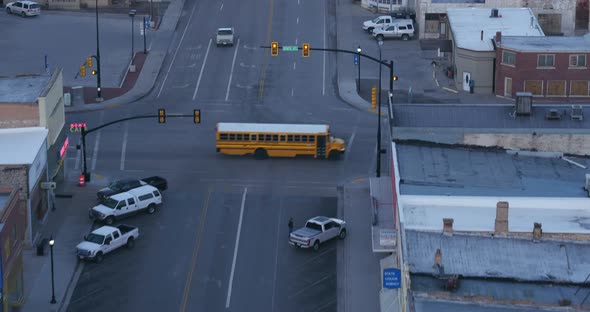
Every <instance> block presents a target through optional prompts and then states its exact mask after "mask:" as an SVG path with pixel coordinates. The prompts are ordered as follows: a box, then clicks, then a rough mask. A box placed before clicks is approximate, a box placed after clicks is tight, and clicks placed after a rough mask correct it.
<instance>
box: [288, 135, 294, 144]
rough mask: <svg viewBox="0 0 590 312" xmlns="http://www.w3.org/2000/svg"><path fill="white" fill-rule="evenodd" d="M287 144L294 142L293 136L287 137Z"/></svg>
mask: <svg viewBox="0 0 590 312" xmlns="http://www.w3.org/2000/svg"><path fill="white" fill-rule="evenodd" d="M287 142H293V135H291V134H290V135H288V136H287Z"/></svg>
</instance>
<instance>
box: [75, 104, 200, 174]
mask: <svg viewBox="0 0 590 312" xmlns="http://www.w3.org/2000/svg"><path fill="white" fill-rule="evenodd" d="M196 111H198V116H199V122H200V121H201V120H200V118H201V111H200V110H195V112H193V114H191V115H189V114H168V115H166V117H170V118H175V117H193V118H196V117H195V116H196V114H197V113H196ZM158 117H159V115H141V116H132V117H127V118H122V119H117V120H114V121H111V122H108V123H106V124H103V125H100V126H98V127H96V128H92V129H90V130H86V128H82V131H81V132H80V133H81V134H82V158H83V171H82V174H83V175H84V181H85V182H90V173H89V172H88V168H87V167H86V136H87V135H88V134H89V133H92V132H94V131H97V130H100V129H102V128H105V127H108V126H110V125H114V124H117V123H120V122H123V121H127V120H133V119H145V118H156V119H157V118H158ZM195 120H196V119H195Z"/></svg>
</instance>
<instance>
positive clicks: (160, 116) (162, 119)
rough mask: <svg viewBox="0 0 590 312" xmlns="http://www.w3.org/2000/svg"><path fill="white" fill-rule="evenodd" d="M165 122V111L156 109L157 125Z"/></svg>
mask: <svg viewBox="0 0 590 312" xmlns="http://www.w3.org/2000/svg"><path fill="white" fill-rule="evenodd" d="M165 122H166V110H165V109H163V108H160V109H158V123H165Z"/></svg>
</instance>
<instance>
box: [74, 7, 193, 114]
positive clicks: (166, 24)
mask: <svg viewBox="0 0 590 312" xmlns="http://www.w3.org/2000/svg"><path fill="white" fill-rule="evenodd" d="M185 1H186V0H177V1H174V2H173V3H172V4H170V5H169V6H168V8H167V9H166V13H164V16H163V17H162V22H161V24H160V26H159V27H158V29H157V30H156V33H155V36H154V39H153V40H154V43H153V45H152V46H153V47H155V48H153V49H152V50H150V51H149V53H148V55H147V58H146V60H145V63H144V65H143V68H142V70H141V73H140V74H139V77H138V79H137V81H136V82H135V85H134V86H133V88H131V90H129V91H128V92H126V93H125V94H123V95H121V96H119V97H116V98H113V99H110V100H107V101H104V102H102V103H99V104H82V105H79V106H68V107H66V108H65V111H66V113H73V112H88V111H96V110H101V109H105V108H112V107H116V106H119V105H121V104H128V103H133V102H136V101H139V100H141V99H142V98H144V97H146V96H147V95H148V94H149V93H150V92H151V91H152V90H153V89H154V86H155V84H156V80H157V79H158V76H159V75H160V72H161V70H162V66H163V65H164V60H165V58H166V55H167V54H168V50H169V48H170V46H171V45H172V41H173V38H174V36H173V33H174V31H176V28H177V27H178V24H179V22H180V17H181V15H182V11H183V9H184V4H185Z"/></svg>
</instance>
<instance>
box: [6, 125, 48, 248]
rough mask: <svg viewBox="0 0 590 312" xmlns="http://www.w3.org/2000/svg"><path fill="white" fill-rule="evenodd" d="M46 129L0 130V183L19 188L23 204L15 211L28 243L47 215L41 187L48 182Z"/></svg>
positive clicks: (35, 235)
mask: <svg viewBox="0 0 590 312" xmlns="http://www.w3.org/2000/svg"><path fill="white" fill-rule="evenodd" d="M47 133H48V131H47V129H45V128H41V127H32V128H14V129H0V150H2V151H4V152H3V153H0V182H1V183H2V185H9V186H11V187H14V188H16V189H18V190H19V199H20V200H21V201H22V202H23V203H24V204H23V205H21V206H20V211H19V213H21V214H24V215H26V219H27V225H26V228H27V230H26V233H25V243H26V244H28V245H32V244H33V242H35V240H36V238H37V235H38V234H39V232H40V229H41V226H42V224H43V223H44V222H45V220H46V217H47V215H48V214H47V211H48V209H47V208H48V207H49V204H48V202H49V194H48V192H47V191H46V190H44V189H42V187H41V184H42V182H48V180H49V177H48V168H47Z"/></svg>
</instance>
